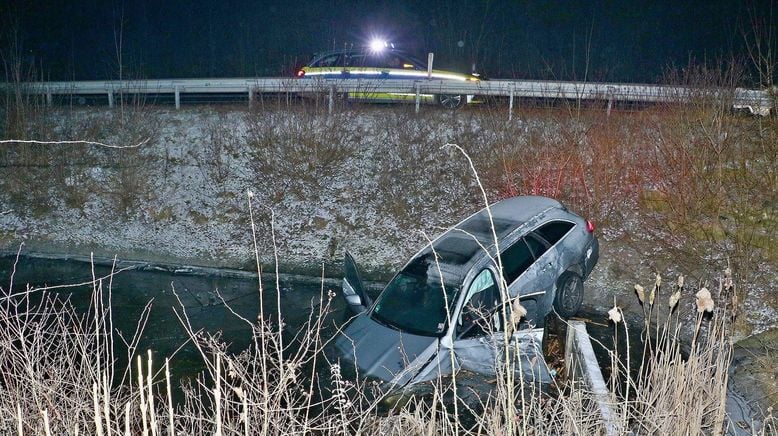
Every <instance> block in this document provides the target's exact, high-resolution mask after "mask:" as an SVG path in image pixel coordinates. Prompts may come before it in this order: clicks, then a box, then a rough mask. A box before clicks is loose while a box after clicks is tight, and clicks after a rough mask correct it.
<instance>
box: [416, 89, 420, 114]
mask: <svg viewBox="0 0 778 436" xmlns="http://www.w3.org/2000/svg"><path fill="white" fill-rule="evenodd" d="M415 86H416V113H417V114H418V113H419V106H421V85H420V84H419V82H416V85H415Z"/></svg>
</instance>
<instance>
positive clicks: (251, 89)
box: [249, 86, 254, 108]
mask: <svg viewBox="0 0 778 436" xmlns="http://www.w3.org/2000/svg"><path fill="white" fill-rule="evenodd" d="M253 104H254V89H253V88H252V87H250V86H249V108H251V106H252V105H253Z"/></svg>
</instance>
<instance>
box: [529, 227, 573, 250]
mask: <svg viewBox="0 0 778 436" xmlns="http://www.w3.org/2000/svg"><path fill="white" fill-rule="evenodd" d="M574 225H575V224H573V223H571V222H569V221H551V222H550V223H546V224H543V225H542V226H541V227H540V228H539V229H537V230H535V232H536V233H537V234H539V235H540V236H541V237H543V239H545V240H546V241H548V243H549V244H551V245H554V244H556V243H557V242H559V240H560V239H562V238H563V237H564V236H565V235H566V234H567V232H569V231H570V229H572V228H573V226H574Z"/></svg>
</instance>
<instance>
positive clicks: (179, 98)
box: [175, 86, 181, 109]
mask: <svg viewBox="0 0 778 436" xmlns="http://www.w3.org/2000/svg"><path fill="white" fill-rule="evenodd" d="M175 93H176V109H181V90H180V89H179V88H178V86H176V90H175Z"/></svg>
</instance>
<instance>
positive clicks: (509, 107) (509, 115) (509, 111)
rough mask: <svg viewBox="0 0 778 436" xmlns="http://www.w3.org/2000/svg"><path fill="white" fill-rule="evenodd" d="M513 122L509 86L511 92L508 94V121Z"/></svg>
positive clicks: (511, 94)
mask: <svg viewBox="0 0 778 436" xmlns="http://www.w3.org/2000/svg"><path fill="white" fill-rule="evenodd" d="M511 120H513V86H511V92H510V93H509V94H508V121H511Z"/></svg>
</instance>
